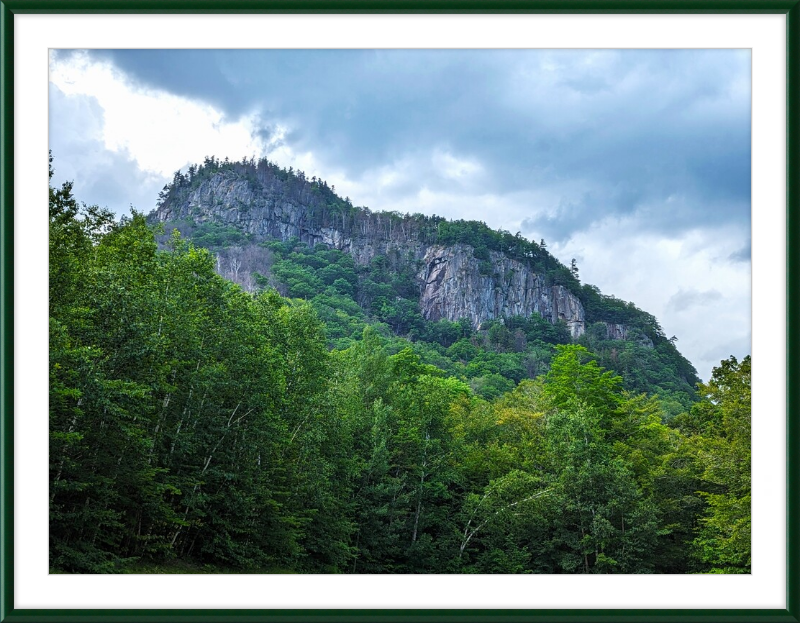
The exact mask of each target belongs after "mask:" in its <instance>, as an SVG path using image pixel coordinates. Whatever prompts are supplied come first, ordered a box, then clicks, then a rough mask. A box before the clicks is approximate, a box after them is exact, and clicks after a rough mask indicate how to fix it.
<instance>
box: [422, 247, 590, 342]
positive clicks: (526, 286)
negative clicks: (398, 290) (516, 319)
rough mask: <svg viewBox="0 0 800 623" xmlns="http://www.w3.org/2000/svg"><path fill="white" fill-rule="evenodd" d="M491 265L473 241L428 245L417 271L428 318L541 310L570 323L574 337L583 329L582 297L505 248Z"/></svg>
mask: <svg viewBox="0 0 800 623" xmlns="http://www.w3.org/2000/svg"><path fill="white" fill-rule="evenodd" d="M489 264H490V266H491V270H487V267H486V264H485V263H482V262H479V261H478V260H477V259H476V258H475V257H474V256H473V250H472V247H469V246H467V245H454V246H451V247H442V246H431V247H428V249H427V250H426V253H425V255H424V257H423V265H422V268H421V269H420V271H419V273H418V278H419V280H420V282H421V292H420V307H421V309H422V316H423V317H424V318H427V319H428V320H439V319H441V318H445V319H447V320H451V321H456V320H458V319H459V318H469V319H470V320H471V321H472V324H473V325H474V326H476V327H477V326H480V324H481V323H483V322H484V321H486V320H491V319H494V318H507V317H509V316H530V315H532V314H534V313H535V314H539V315H540V316H542V317H544V318H546V319H547V320H549V321H550V322H552V323H553V324H555V323H557V322H558V321H560V320H563V321H565V322H566V323H567V326H568V328H569V330H570V333H571V334H572V337H573V338H577V337H580V336H581V335H583V332H584V327H585V315H584V310H583V305H582V304H581V302H580V301H579V300H578V299H577V298H576V297H575V296H574V295H573V294H572V293H571V292H569V291H568V290H567V289H566V288H564V287H563V286H547V285H546V284H545V281H544V278H543V277H542V276H541V275H538V274H536V273H532V272H531V271H530V270H529V269H528V268H527V267H526V266H524V265H523V264H521V263H520V262H518V261H516V260H513V259H510V258H508V257H506V256H505V255H503V254H501V253H496V252H490V261H489Z"/></svg>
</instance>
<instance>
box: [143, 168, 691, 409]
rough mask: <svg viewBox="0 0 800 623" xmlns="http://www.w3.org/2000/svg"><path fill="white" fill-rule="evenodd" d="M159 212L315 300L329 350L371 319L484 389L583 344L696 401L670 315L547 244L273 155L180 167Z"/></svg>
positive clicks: (655, 385)
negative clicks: (384, 204)
mask: <svg viewBox="0 0 800 623" xmlns="http://www.w3.org/2000/svg"><path fill="white" fill-rule="evenodd" d="M149 220H150V222H152V223H154V224H155V223H161V224H162V225H163V226H164V231H163V234H162V235H161V236H160V237H159V240H160V242H161V244H162V246H163V245H165V244H166V243H167V242H168V241H169V239H170V236H171V234H172V231H173V230H174V229H178V230H179V231H180V232H181V233H182V235H183V236H184V237H186V238H189V239H190V240H191V241H192V243H193V244H194V245H195V246H198V247H204V248H207V249H209V251H211V252H212V254H213V255H214V258H215V269H216V270H217V272H218V273H220V274H222V275H223V276H225V277H227V278H229V279H231V280H233V281H235V282H237V283H239V284H240V285H241V286H242V287H243V288H244V289H245V290H247V291H250V292H255V291H258V290H260V289H263V288H267V287H273V288H275V289H277V290H278V291H279V292H280V293H281V294H282V295H284V296H287V297H290V298H300V299H303V300H307V301H309V302H310V303H311V305H312V306H313V307H314V309H315V311H316V312H317V314H318V316H319V317H320V318H321V319H323V320H324V322H325V324H326V327H327V334H328V339H329V343H330V346H332V347H336V348H338V349H344V348H347V346H349V345H350V344H352V343H353V342H354V341H357V340H360V339H361V333H362V331H363V328H364V326H365V325H366V324H369V325H371V326H374V327H375V328H376V330H378V331H379V332H381V333H382V334H384V335H385V336H386V337H387V338H391V336H401V337H403V338H406V339H407V340H409V341H411V342H412V343H413V348H414V350H415V352H416V353H417V354H418V355H419V356H420V357H421V358H422V360H423V361H424V362H425V363H431V364H434V365H436V366H438V367H441V368H443V369H444V370H446V371H447V372H448V373H450V374H452V375H454V376H457V377H458V378H461V379H462V380H465V381H467V382H468V383H469V384H470V385H471V387H472V389H473V390H475V391H476V392H477V393H479V394H480V395H482V396H483V397H484V398H493V397H496V396H498V395H500V394H501V393H503V392H505V391H508V390H510V389H511V388H512V387H513V386H514V385H515V384H516V383H519V382H520V381H521V380H523V379H526V378H536V377H537V376H539V375H541V374H543V373H544V372H546V371H547V367H548V365H549V361H550V357H551V354H552V352H553V349H552V345H553V344H570V343H573V342H574V341H575V340H576V339H577V341H578V343H580V344H581V345H583V346H586V347H587V348H588V349H589V350H591V351H592V352H593V353H595V355H596V356H597V357H598V361H599V362H600V363H601V364H602V365H603V366H604V367H606V368H608V369H611V370H614V371H615V372H617V373H618V374H619V375H621V376H622V378H623V385H624V388H625V389H627V390H629V391H633V392H647V393H649V394H658V395H659V397H660V399H661V401H662V404H663V405H664V406H665V408H666V410H667V412H668V413H669V415H670V416H672V415H676V414H678V413H680V412H682V411H684V410H686V409H688V408H689V407H690V406H691V404H692V402H693V401H694V399H695V385H696V383H697V382H698V381H699V379H698V378H697V375H696V372H695V370H694V368H693V366H692V365H691V363H690V362H689V361H687V360H686V359H685V358H684V357H683V356H682V355H681V354H680V353H679V352H678V350H677V348H676V347H675V338H674V337H672V338H667V336H666V335H665V334H664V332H663V331H662V329H661V326H660V325H659V323H658V320H657V319H656V318H655V317H654V316H652V315H651V314H648V313H647V312H645V311H642V310H640V309H638V308H637V307H636V306H635V305H634V304H633V303H629V302H625V301H622V300H620V299H617V298H615V297H613V296H607V295H603V294H602V293H601V292H600V290H599V289H598V288H597V287H595V286H593V285H590V284H581V281H580V278H579V274H578V267H577V266H576V264H575V262H574V261H573V263H572V265H571V266H570V267H569V268H567V267H566V266H564V265H563V264H562V263H561V262H559V261H558V260H557V259H556V258H555V257H553V256H552V255H551V254H550V253H549V251H548V250H547V245H546V244H545V242H544V240H542V241H540V242H539V243H538V244H537V243H536V242H532V241H529V240H527V239H525V238H523V237H522V236H521V235H520V234H519V233H518V234H516V235H512V234H511V233H509V232H504V231H494V230H492V229H490V228H489V227H487V226H486V225H485V224H484V223H480V222H475V221H448V220H446V219H443V218H440V217H436V216H425V215H422V214H414V215H409V214H406V215H401V214H398V213H389V212H376V211H371V210H369V209H367V208H360V207H355V206H353V204H352V202H351V201H350V199H349V198H345V199H342V198H341V197H339V196H338V195H337V194H336V193H335V189H334V187H331V186H328V184H327V183H326V182H325V181H323V180H319V179H317V178H311V179H308V178H307V177H306V176H305V174H304V173H303V172H301V171H293V170H291V169H289V170H286V169H281V168H279V167H278V166H277V165H275V164H274V163H271V162H269V161H267V160H264V159H262V160H259V161H257V162H256V161H254V160H250V161H248V160H244V159H243V160H242V161H240V162H229V161H227V160H225V161H219V160H217V159H216V158H213V157H212V158H206V160H205V162H204V163H203V164H201V165H198V166H191V167H189V169H188V172H187V173H186V174H182V173H180V172H177V173H176V174H175V176H174V179H173V181H172V183H170V184H168V185H166V186H165V187H164V190H163V191H162V193H161V197H160V200H159V207H158V209H157V211H155V212H154V213H153V214H152V215H150V217H149ZM448 264H449V265H452V266H454V268H452V269H451V270H442V267H443V266H448ZM456 299H458V302H456ZM406 345H407V343H404V344H403V345H402V346H397V348H402V347H404V346H406Z"/></svg>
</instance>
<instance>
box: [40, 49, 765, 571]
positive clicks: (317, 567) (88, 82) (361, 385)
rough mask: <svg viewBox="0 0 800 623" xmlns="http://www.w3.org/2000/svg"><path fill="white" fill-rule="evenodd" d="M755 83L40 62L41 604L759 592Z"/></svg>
mask: <svg viewBox="0 0 800 623" xmlns="http://www.w3.org/2000/svg"><path fill="white" fill-rule="evenodd" d="M751 63H752V59H751V51H750V50H749V49H663V50H662V49H648V50H640V49H472V50H470V49H337V50H333V49H330V50H327V49H321V50H318V49H315V50H312V49H295V50H289V49H283V50H278V49H263V50H258V49H244V50H241V49H240V50H210V49H208V50H206V49H171V50H166V49H165V50H159V49H146V50H145V49H119V50H113V49H92V50H73V49H69V50H57V49H52V50H50V54H49V87H48V89H49V90H48V95H49V106H48V111H49V119H48V124H49V144H48V147H49V153H48V165H49V237H48V240H49V572H50V573H51V574H232V573H233V574H235V573H248V574H523V573H528V574H750V573H751V484H750V483H751V382H750V379H751V298H752V297H751V96H752V84H751V82H752V81H751ZM44 157H45V155H44V154H42V162H44ZM759 360H760V359H759ZM571 581H572V580H571Z"/></svg>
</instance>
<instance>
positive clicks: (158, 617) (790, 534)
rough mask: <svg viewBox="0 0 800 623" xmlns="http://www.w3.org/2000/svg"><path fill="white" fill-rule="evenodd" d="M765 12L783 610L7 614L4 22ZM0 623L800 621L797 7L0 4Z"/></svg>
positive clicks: (7, 58)
mask: <svg viewBox="0 0 800 623" xmlns="http://www.w3.org/2000/svg"><path fill="white" fill-rule="evenodd" d="M223 12H224V13H231V12H235V13H584V14H603V13H654V14H660V13H683V14H699V13H772V14H785V15H787V32H786V41H787V50H786V61H787V62H786V65H787V120H786V122H787V125H786V128H787V171H786V178H787V190H786V192H787V195H786V197H787V223H786V227H787V229H786V232H787V305H788V308H787V362H786V363H787V420H786V421H787V506H786V508H787V552H786V569H787V576H786V583H787V584H786V586H787V608H786V609H785V610H783V609H771V610H733V609H715V610H710V609H704V610H663V609H662V610H646V609H636V610H634V609H624V610H623V609H616V610H596V611H593V610H578V609H564V610H233V609H228V610H98V609H86V610H79V609H75V610H23V609H15V607H14V542H13V533H14V514H13V508H14V505H13V502H14V500H13V481H14V446H13V440H14V420H13V417H14V387H13V381H14V369H13V368H14V366H13V357H14V334H13V331H14V307H13V304H14V298H13V294H14V293H13V286H14V283H13V254H14V231H13V218H14V214H13V201H14V127H13V122H14V102H13V81H14V16H15V14H18V13H19V14H24V13H187V14H189V13H223ZM0 32H1V33H2V60H1V61H0V106H1V107H0V142H1V143H2V152H1V153H2V156H1V157H2V162H1V163H0V223H1V224H0V229H1V230H2V232H1V233H0V280H1V281H0V297H1V298H0V349H1V350H2V356H1V357H0V365H1V366H2V370H1V372H0V395H1V396H2V399H1V402H0V452H2V464H1V465H0V504H2V514H1V515H0V574H2V583H1V584H0V623H13V622H16V621H31V622H33V621H54V622H64V623H67V622H70V623H71V622H75V623H77V622H79V621H119V622H123V621H124V622H127V621H150V622H153V623H155V622H157V621H169V622H170V623H183V622H190V621H191V622H193V623H194V622H206V621H207V622H209V623H210V622H222V621H242V622H244V621H268V622H270V623H279V622H282V621H292V622H300V621H318V622H320V623H322V622H331V623H332V622H334V621H341V622H348V621H375V622H382V621H386V622H388V621H392V622H394V621H418V622H422V621H434V622H438V623H445V622H456V621H472V622H475V623H477V622H479V621H481V622H483V621H486V622H488V621H507V622H508V623H511V622H512V621H513V622H517V621H558V622H561V623H567V622H578V621H587V622H597V623H600V622H602V621H661V622H664V623H667V622H670V621H682V622H687V623H688V622H690V621H703V622H711V621H729V622H734V621H736V622H738V621H741V622H743V623H744V622H750V621H770V622H775V623H778V622H781V623H783V622H786V623H789V622H792V621H794V622H798V621H800V574H798V569H799V568H800V507H799V506H800V383H798V382H793V379H799V378H800V314H798V309H800V278H798V277H800V164H798V163H800V0H696V1H693V0H652V1H651V0H383V1H381V0H0Z"/></svg>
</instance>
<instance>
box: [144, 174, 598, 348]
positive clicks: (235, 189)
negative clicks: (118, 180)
mask: <svg viewBox="0 0 800 623" xmlns="http://www.w3.org/2000/svg"><path fill="white" fill-rule="evenodd" d="M322 209H324V206H321V205H319V200H318V199H317V198H316V197H315V196H314V195H313V193H310V192H307V191H305V190H303V188H301V189H300V190H299V191H298V190H297V189H294V192H292V193H290V192H287V190H286V188H282V187H281V183H280V182H279V181H276V180H266V182H265V181H264V180H260V183H259V184H258V185H256V184H253V183H252V180H249V179H247V178H246V177H244V176H241V175H237V174H235V173H233V172H220V173H218V174H215V175H212V176H210V177H208V178H206V179H204V180H203V181H202V182H200V183H199V184H195V185H193V186H192V187H191V188H187V189H183V192H181V193H180V195H179V196H178V197H174V198H173V199H172V200H170V201H165V202H164V203H163V204H162V205H161V206H160V207H159V209H158V210H157V212H156V217H157V218H158V220H160V221H179V220H185V219H189V220H192V221H194V222H195V223H205V222H215V223H219V224H221V225H229V226H234V227H236V228H238V229H240V230H242V231H244V232H246V233H249V234H252V235H254V236H255V237H257V238H262V239H266V238H275V239H279V240H288V239H290V238H293V237H294V238H297V239H299V240H300V241H302V242H305V243H306V244H308V245H311V246H313V245H317V244H325V245H328V246H330V247H333V248H336V249H339V250H341V251H344V252H346V253H349V254H351V255H352V257H353V259H354V261H355V262H356V263H357V264H361V265H365V264H368V263H369V262H370V260H371V259H372V258H373V257H375V256H376V255H391V256H393V257H395V258H400V259H401V260H400V261H403V262H413V263H414V265H415V266H416V267H417V268H418V272H417V278H418V285H419V288H420V308H421V311H422V315H423V317H425V318H427V319H429V320H438V319H441V318H446V319H448V320H452V321H455V320H458V319H460V318H469V319H470V321H471V322H472V324H473V326H475V327H479V326H480V325H481V324H482V323H483V322H485V321H486V320H491V319H494V318H503V317H510V316H516V315H519V316H530V315H531V314H540V315H541V316H543V317H544V318H546V319H547V320H549V321H550V322H552V323H553V324H555V323H557V322H559V321H564V322H565V323H566V324H567V327H568V328H569V331H570V333H571V335H572V337H573V338H577V337H580V336H581V335H583V333H584V328H585V313H584V309H583V305H582V304H581V302H580V300H579V299H578V298H577V297H576V296H574V295H573V294H572V293H571V292H570V291H569V290H567V289H566V288H564V287H563V286H549V285H547V283H546V280H545V278H544V276H543V275H539V274H536V273H534V272H532V271H531V270H530V269H529V268H528V267H527V266H526V265H525V264H523V263H521V262H519V261H517V260H514V259H511V258H509V257H508V256H506V255H504V254H502V253H497V252H495V251H491V252H489V256H490V257H489V260H488V261H487V260H483V261H480V260H478V259H477V258H476V257H475V256H474V253H473V251H474V250H473V248H472V247H471V246H468V245H462V244H457V245H453V246H439V245H427V244H424V243H423V242H421V241H420V239H419V236H418V232H417V231H415V229H414V228H413V227H406V226H405V225H404V222H403V221H400V224H399V225H398V224H395V225H394V228H393V224H394V223H395V221H393V220H392V216H391V215H387V214H382V213H371V212H369V211H363V212H362V213H361V216H360V218H359V221H358V222H357V223H354V222H350V223H348V222H346V221H345V220H344V219H346V217H342V218H343V220H342V227H338V226H327V227H320V226H314V224H313V222H314V219H313V218H311V216H310V212H311V211H312V210H322ZM345 225H347V227H345ZM345 231H346V232H347V233H345Z"/></svg>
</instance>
